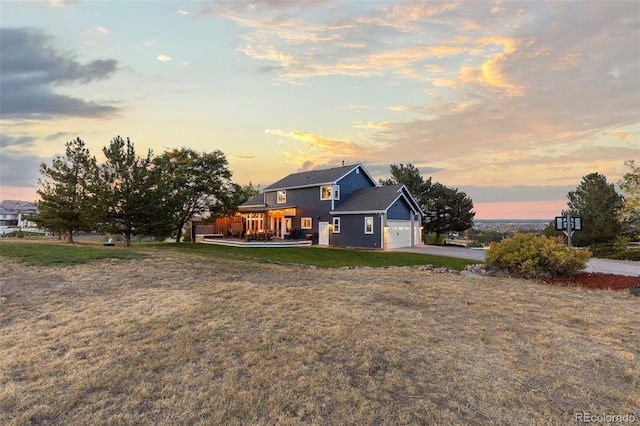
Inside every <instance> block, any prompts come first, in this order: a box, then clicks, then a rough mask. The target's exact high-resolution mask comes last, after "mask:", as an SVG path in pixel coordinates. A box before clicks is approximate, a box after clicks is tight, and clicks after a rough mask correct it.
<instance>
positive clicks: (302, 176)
mask: <svg viewBox="0 0 640 426" xmlns="http://www.w3.org/2000/svg"><path fill="white" fill-rule="evenodd" d="M357 168H360V170H361V171H362V172H363V173H364V174H365V176H367V178H368V179H370V180H371V182H372V183H373V184H374V185H376V181H375V180H374V179H373V178H372V177H371V176H370V175H369V173H368V172H367V171H366V170H365V169H364V167H362V165H361V164H360V163H358V164H351V165H346V166H340V167H333V168H330V169H322V170H311V171H308V172H300V173H292V174H290V175H289V176H287V177H285V178H282V179H280V180H279V181H277V182H275V183H273V184H271V185H269V186H267V187H266V188H265V189H264V191H273V190H276V189H293V188H305V187H310V186H319V185H330V184H333V183H336V182H337V181H339V180H340V179H341V178H343V177H344V176H346V175H348V174H349V173H351V172H352V171H353V170H355V169H357Z"/></svg>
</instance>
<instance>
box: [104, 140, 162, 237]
mask: <svg viewBox="0 0 640 426" xmlns="http://www.w3.org/2000/svg"><path fill="white" fill-rule="evenodd" d="M102 151H103V153H104V156H105V157H106V161H105V162H104V163H103V164H102V165H101V166H100V169H99V173H98V177H97V179H96V181H97V184H96V186H95V192H96V199H97V202H96V203H95V210H94V213H95V217H96V221H97V222H98V223H99V226H100V229H101V230H103V231H105V232H109V233H116V234H122V235H123V236H124V246H125V247H129V246H130V245H131V236H132V235H139V236H145V235H146V236H152V235H153V236H155V235H156V233H157V230H158V224H163V223H164V218H165V216H166V213H165V211H164V206H163V203H162V198H161V194H160V191H159V189H158V184H157V181H156V179H155V178H156V176H155V175H154V174H153V173H152V172H151V162H152V152H151V150H149V151H148V152H147V155H146V157H138V156H137V155H136V153H135V148H134V145H133V143H132V142H131V141H130V140H129V138H127V140H126V142H125V140H124V139H122V138H121V137H120V136H117V137H115V138H114V139H113V140H112V141H111V143H110V144H109V146H107V147H104V148H103V149H102Z"/></svg>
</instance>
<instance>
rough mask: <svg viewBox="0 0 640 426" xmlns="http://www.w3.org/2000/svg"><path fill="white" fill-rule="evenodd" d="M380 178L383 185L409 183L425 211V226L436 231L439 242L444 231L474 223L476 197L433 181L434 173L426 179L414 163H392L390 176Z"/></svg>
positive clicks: (456, 229) (405, 184)
mask: <svg viewBox="0 0 640 426" xmlns="http://www.w3.org/2000/svg"><path fill="white" fill-rule="evenodd" d="M379 182H380V184H381V185H393V184H397V183H401V184H403V185H404V186H406V187H407V189H408V190H409V192H411V195H413V196H414V198H415V199H416V201H417V202H418V204H419V205H420V208H421V209H422V211H423V212H424V213H425V216H424V217H423V223H422V224H423V229H424V230H425V231H427V232H435V233H436V242H437V241H438V238H439V237H440V235H442V234H445V233H448V232H450V231H457V232H462V231H466V230H467V229H469V228H471V227H473V218H474V216H475V212H474V211H473V201H472V200H471V199H470V198H469V197H468V196H467V195H466V194H465V193H464V192H462V191H458V189H457V188H447V187H446V186H444V185H442V184H440V183H438V182H436V183H432V182H431V177H429V179H426V180H425V179H424V178H423V177H422V176H421V175H420V171H419V170H418V169H417V168H416V167H415V166H414V165H412V164H407V165H403V164H400V165H395V164H392V165H391V178H389V179H381V180H380V181H379ZM425 235H426V234H425Z"/></svg>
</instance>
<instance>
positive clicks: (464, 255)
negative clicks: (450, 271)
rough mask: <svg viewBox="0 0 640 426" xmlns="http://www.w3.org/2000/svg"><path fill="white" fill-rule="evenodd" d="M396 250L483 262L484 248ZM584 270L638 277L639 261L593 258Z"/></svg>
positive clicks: (425, 247) (446, 247)
mask: <svg viewBox="0 0 640 426" xmlns="http://www.w3.org/2000/svg"><path fill="white" fill-rule="evenodd" d="M396 251H408V252H413V253H424V254H435V255H438V256H448V257H458V258H461V259H469V260H474V261H476V262H484V250H482V249H469V248H464V247H453V246H418V247H407V248H401V249H396ZM585 271H587V272H598V273H603V274H617V275H629V276H632V277H639V276H640V262H632V261H629V260H609V259H599V258H593V259H591V260H590V261H589V263H587V267H586V268H585Z"/></svg>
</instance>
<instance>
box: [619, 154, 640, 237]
mask: <svg viewBox="0 0 640 426" xmlns="http://www.w3.org/2000/svg"><path fill="white" fill-rule="evenodd" d="M624 164H625V166H627V167H629V171H628V172H627V173H625V174H624V176H622V179H620V181H619V182H618V186H619V187H620V189H622V191H624V203H623V206H622V209H621V210H620V213H621V219H622V222H623V224H624V225H625V227H626V229H627V231H628V232H629V233H630V234H638V233H640V167H638V166H636V164H635V161H634V160H629V161H625V163H624Z"/></svg>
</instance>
